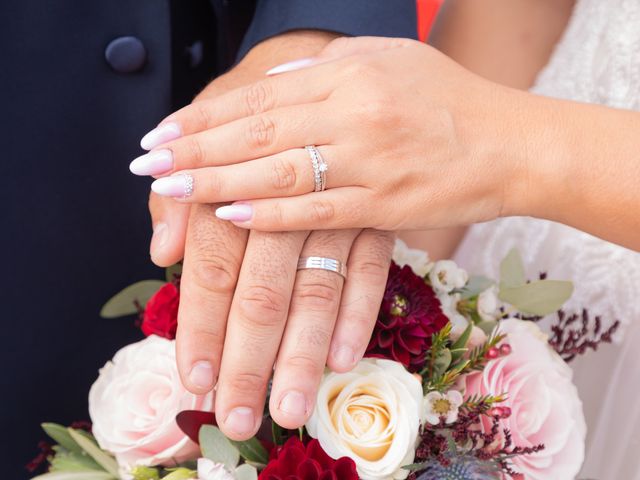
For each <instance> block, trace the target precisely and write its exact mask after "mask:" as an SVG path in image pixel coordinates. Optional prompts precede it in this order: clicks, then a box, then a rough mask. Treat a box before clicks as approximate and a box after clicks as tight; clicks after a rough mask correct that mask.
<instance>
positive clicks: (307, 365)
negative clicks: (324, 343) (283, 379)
mask: <svg viewBox="0 0 640 480" xmlns="http://www.w3.org/2000/svg"><path fill="white" fill-rule="evenodd" d="M324 364H325V361H324V359H323V360H321V361H319V359H317V358H313V357H312V356H311V355H309V354H308V353H302V352H300V353H296V354H294V355H292V356H290V357H288V358H287V359H286V361H285V366H286V368H291V369H295V370H296V371H298V372H303V373H304V374H305V375H309V376H312V377H318V376H320V375H321V374H322V372H323V371H324Z"/></svg>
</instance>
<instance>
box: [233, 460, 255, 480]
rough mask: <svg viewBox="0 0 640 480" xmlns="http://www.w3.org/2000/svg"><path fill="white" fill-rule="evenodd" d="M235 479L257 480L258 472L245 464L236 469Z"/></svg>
mask: <svg viewBox="0 0 640 480" xmlns="http://www.w3.org/2000/svg"><path fill="white" fill-rule="evenodd" d="M235 478H236V480H258V471H257V470H256V468H255V467H252V466H251V465H247V464H246V463H245V464H244V465H240V466H239V467H238V468H237V469H236V474H235Z"/></svg>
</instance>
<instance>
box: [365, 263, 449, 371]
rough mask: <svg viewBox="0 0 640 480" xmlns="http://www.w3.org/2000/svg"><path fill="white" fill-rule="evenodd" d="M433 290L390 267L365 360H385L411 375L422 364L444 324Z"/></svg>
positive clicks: (408, 273) (407, 272) (408, 269)
mask: <svg viewBox="0 0 640 480" xmlns="http://www.w3.org/2000/svg"><path fill="white" fill-rule="evenodd" d="M448 321H449V320H448V319H447V317H446V316H445V315H444V313H442V309H441V308H440V301H439V300H438V298H437V297H436V294H435V293H434V291H433V289H432V288H431V287H430V286H429V285H427V284H426V283H425V281H424V279H423V278H421V277H419V276H418V275H416V274H415V273H413V270H411V267H409V266H408V265H405V266H404V267H403V268H400V267H399V266H398V265H397V264H395V263H391V268H390V270H389V280H387V288H386V291H385V293H384V298H383V300H382V306H381V307H380V313H379V314H378V321H377V322H376V326H375V329H374V331H373V335H372V336H371V341H370V342H369V346H368V347H367V353H366V355H365V356H367V357H377V358H388V359H391V360H395V361H397V362H400V363H402V364H403V365H404V366H405V367H407V368H408V369H409V370H411V371H418V370H420V368H421V367H422V366H423V364H424V359H425V354H426V353H427V350H429V347H430V346H431V335H433V334H434V333H436V332H438V331H440V330H441V329H442V328H443V327H444V326H445V325H446V324H447V323H448Z"/></svg>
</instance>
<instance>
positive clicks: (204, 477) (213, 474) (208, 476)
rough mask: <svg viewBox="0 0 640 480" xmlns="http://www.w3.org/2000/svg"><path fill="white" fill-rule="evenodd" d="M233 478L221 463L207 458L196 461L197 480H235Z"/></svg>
mask: <svg viewBox="0 0 640 480" xmlns="http://www.w3.org/2000/svg"><path fill="white" fill-rule="evenodd" d="M235 478H236V477H235V476H234V475H233V474H231V473H230V472H229V470H227V469H226V468H225V466H224V465H223V464H221V463H215V462H214V461H213V460H209V459H208V458H199V459H198V480H235Z"/></svg>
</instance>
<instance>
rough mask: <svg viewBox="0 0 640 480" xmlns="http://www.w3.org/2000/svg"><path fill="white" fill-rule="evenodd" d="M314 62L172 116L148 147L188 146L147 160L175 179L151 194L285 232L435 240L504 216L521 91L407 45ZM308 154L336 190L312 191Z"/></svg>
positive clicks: (354, 42) (358, 46)
mask: <svg viewBox="0 0 640 480" xmlns="http://www.w3.org/2000/svg"><path fill="white" fill-rule="evenodd" d="M382 48H385V49H384V50H382ZM370 50H375V51H374V52H370ZM362 52H366V53H362ZM346 53H348V54H349V55H347V56H344V55H345V54H346ZM338 55H341V56H342V58H339V59H334V58H335V56H338ZM313 61H315V62H317V63H320V64H318V65H311V66H307V68H304V69H302V70H298V71H295V72H290V73H287V74H284V75H278V76H274V77H271V78H268V79H266V80H264V81H261V82H258V83H255V84H253V85H250V86H248V87H246V88H241V89H237V90H235V91H233V92H230V93H228V94H226V95H224V96H222V97H219V98H217V99H214V100H211V101H206V102H200V103H198V104H193V105H192V106H189V107H186V108H184V109H182V110H180V111H178V112H177V113H175V114H173V115H172V116H170V117H169V118H167V119H166V120H165V121H164V122H163V123H162V124H161V125H160V126H159V127H158V130H156V131H155V132H154V133H152V134H151V136H157V135H158V131H160V133H161V132H162V131H163V130H171V129H173V131H179V132H180V134H181V137H180V138H178V139H175V140H173V141H170V142H168V143H165V144H163V145H160V146H159V147H158V148H157V149H156V150H154V151H152V152H151V153H150V154H149V155H150V156H157V157H162V158H163V159H164V161H165V165H170V168H169V170H168V172H169V173H173V175H171V176H169V177H165V178H163V179H160V180H158V181H157V182H156V183H155V184H154V186H153V189H154V191H155V192H157V193H159V194H161V195H169V196H173V197H175V198H177V199H179V200H180V201H183V202H197V203H213V202H228V201H238V200H241V201H242V203H241V204H236V205H231V206H226V207H222V208H220V209H219V210H218V216H219V217H221V218H224V219H227V220H231V221H233V222H234V223H235V224H236V225H239V226H242V227H246V228H254V229H260V230H275V231H280V230H296V229H310V228H331V229H335V228H349V227H374V228H379V229H385V230H391V229H411V228H435V227H444V226H449V225H459V224H466V223H471V222H476V221H481V220H487V219H491V218H494V217H497V216H498V215H500V214H501V213H503V211H504V205H505V201H506V198H505V197H506V194H507V192H508V191H509V190H510V189H512V188H513V187H514V185H515V184H516V183H517V182H514V179H516V178H520V177H521V175H520V173H516V172H517V171H518V170H519V169H522V168H523V165H522V164H521V162H519V161H518V159H517V158H511V159H509V161H505V158H504V155H502V152H501V151H500V148H501V147H502V145H503V143H504V142H503V141H502V137H503V136H505V135H509V134H510V132H512V131H513V130H514V123H513V121H512V119H511V118H509V117H508V116H506V115H505V108H504V104H505V102H507V100H508V99H509V98H508V97H517V95H518V94H517V93H515V92H512V91H510V90H507V89H506V88H504V87H499V86H497V85H495V84H492V83H490V82H487V81H485V80H482V79H481V78H480V77H477V76H475V75H473V74H471V73H469V72H468V71H466V70H465V69H463V68H462V67H460V66H459V65H457V64H456V63H454V62H453V61H451V60H450V59H448V58H447V57H446V56H444V55H442V54H440V53H439V52H437V51H436V50H434V49H432V48H430V47H428V46H425V45H423V44H420V43H418V42H414V41H410V40H397V39H377V38H359V39H338V40H336V41H334V42H332V44H330V46H329V47H328V48H327V49H326V50H325V52H324V53H323V54H322V55H320V56H319V57H318V58H316V59H315V60H311V62H313ZM307 63H309V62H307ZM285 68H286V67H285ZM513 113H519V112H513ZM525 116H526V115H525ZM305 145H317V146H318V149H319V151H320V152H321V154H322V156H323V158H324V160H325V161H326V163H327V164H328V171H327V191H324V192H313V190H314V174H313V168H312V164H311V161H310V158H309V154H308V153H307V151H305V149H304V148H301V147H304V146H305ZM148 158H149V157H145V158H144V159H143V160H137V161H139V162H140V161H144V162H148V161H149V159H148ZM166 159H169V160H166Z"/></svg>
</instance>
